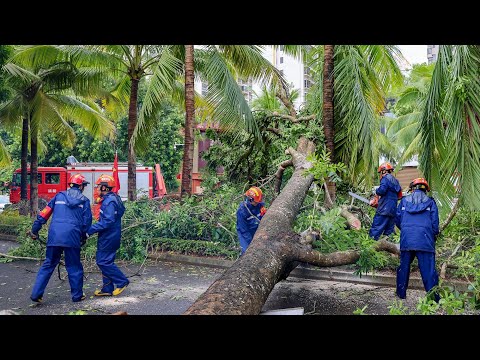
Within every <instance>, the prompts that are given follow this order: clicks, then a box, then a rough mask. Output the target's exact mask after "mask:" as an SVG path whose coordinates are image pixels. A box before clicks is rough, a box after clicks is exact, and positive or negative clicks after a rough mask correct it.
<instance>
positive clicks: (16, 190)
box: [10, 163, 162, 207]
mask: <svg viewBox="0 0 480 360" xmlns="http://www.w3.org/2000/svg"><path fill="white" fill-rule="evenodd" d="M158 169H159V167H158ZM78 173H80V174H82V175H83V176H85V179H86V180H87V181H89V182H90V184H89V185H88V186H87V187H86V188H85V190H84V191H83V194H84V195H85V196H86V197H88V198H89V199H90V202H91V203H93V190H94V186H95V181H97V179H98V178H99V177H100V175H101V174H108V175H112V176H113V163H77V164H75V165H68V166H66V167H39V168H38V198H39V199H41V200H39V203H40V204H39V207H42V206H44V205H46V203H47V202H48V200H50V199H51V198H52V197H54V196H55V194H57V193H58V192H60V191H63V190H66V189H67V181H68V179H69V178H70V176H72V175H74V174H78ZM159 176H161V175H160V174H159V173H158V172H157V173H155V174H154V172H153V168H152V167H150V166H137V197H142V196H148V197H149V198H154V197H156V196H158V195H159V194H160V195H161V190H162V189H160V188H159V184H161V183H162V182H161V181H159ZM118 178H119V180H120V191H119V192H118V195H120V197H121V198H122V199H123V200H126V199H127V194H128V187H127V182H128V164H127V163H119V164H118ZM20 180H21V169H16V170H15V172H14V173H13V179H12V183H11V186H10V202H11V203H12V204H15V203H18V202H19V201H20ZM27 197H28V199H30V169H28V179H27ZM42 200H44V201H42Z"/></svg>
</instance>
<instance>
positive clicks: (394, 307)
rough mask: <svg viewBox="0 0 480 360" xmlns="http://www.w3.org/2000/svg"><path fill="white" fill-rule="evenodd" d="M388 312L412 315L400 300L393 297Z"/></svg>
mask: <svg viewBox="0 0 480 360" xmlns="http://www.w3.org/2000/svg"><path fill="white" fill-rule="evenodd" d="M388 309H389V314H390V315H413V314H414V312H413V311H410V312H409V311H408V308H407V307H406V306H405V305H403V301H402V300H398V299H395V301H394V302H392V303H391V304H390V305H389V306H388Z"/></svg>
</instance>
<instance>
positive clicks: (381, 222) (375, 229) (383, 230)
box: [368, 214, 395, 240]
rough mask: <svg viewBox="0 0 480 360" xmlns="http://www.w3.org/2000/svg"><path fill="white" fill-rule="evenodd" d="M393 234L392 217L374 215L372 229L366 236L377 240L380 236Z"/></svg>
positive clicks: (393, 224)
mask: <svg viewBox="0 0 480 360" xmlns="http://www.w3.org/2000/svg"><path fill="white" fill-rule="evenodd" d="M394 232H395V218H394V217H393V216H386V215H378V214H375V216H374V217H373V221H372V227H371V228H370V231H369V233H368V235H370V237H372V238H374V239H375V240H378V238H379V237H380V236H381V235H382V234H385V235H387V236H388V235H390V234H393V233H394Z"/></svg>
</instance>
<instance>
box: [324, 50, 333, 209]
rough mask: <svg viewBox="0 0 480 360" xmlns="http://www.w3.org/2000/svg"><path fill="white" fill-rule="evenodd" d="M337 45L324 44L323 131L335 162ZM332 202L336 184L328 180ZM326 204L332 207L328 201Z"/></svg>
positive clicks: (331, 157)
mask: <svg viewBox="0 0 480 360" xmlns="http://www.w3.org/2000/svg"><path fill="white" fill-rule="evenodd" d="M334 47H335V45H324V62H323V132H324V135H325V143H326V146H327V150H328V151H329V152H330V160H331V162H332V163H334V162H335V138H334V137H335V133H334V115H333V114H334V112H333V84H334V82H333V55H334ZM327 186H328V190H329V192H330V197H331V200H332V202H334V201H335V193H336V186H335V183H333V182H327ZM325 205H326V206H327V207H330V205H329V204H328V201H326V203H325Z"/></svg>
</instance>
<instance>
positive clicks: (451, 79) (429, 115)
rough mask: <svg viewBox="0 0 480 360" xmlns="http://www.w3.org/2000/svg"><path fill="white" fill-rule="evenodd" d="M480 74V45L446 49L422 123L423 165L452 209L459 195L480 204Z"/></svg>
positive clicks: (438, 194)
mask: <svg viewBox="0 0 480 360" xmlns="http://www.w3.org/2000/svg"><path fill="white" fill-rule="evenodd" d="M479 76H480V46H479V45H441V46H440V48H439V53H438V58H437V61H436V63H435V69H434V71H433V76H432V80H431V85H430V87H429V90H428V95H427V99H426V102H425V107H424V109H423V112H422V114H421V119H420V123H419V132H420V142H419V145H420V148H421V149H422V151H421V152H420V154H419V163H420V169H421V170H422V172H423V174H424V177H425V178H426V179H427V180H428V181H429V182H430V183H431V185H432V186H431V187H432V189H435V191H436V198H437V199H438V200H439V202H440V204H441V205H447V206H445V208H447V209H449V208H450V207H451V206H452V200H453V198H455V197H458V200H459V201H461V202H462V204H464V205H466V206H468V207H469V208H471V209H478V207H479V205H480V126H479V125H480V82H479V81H478V79H479ZM454 185H455V186H454Z"/></svg>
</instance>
